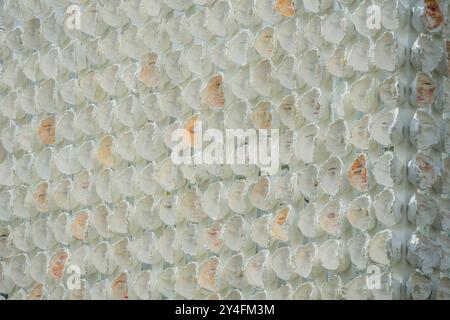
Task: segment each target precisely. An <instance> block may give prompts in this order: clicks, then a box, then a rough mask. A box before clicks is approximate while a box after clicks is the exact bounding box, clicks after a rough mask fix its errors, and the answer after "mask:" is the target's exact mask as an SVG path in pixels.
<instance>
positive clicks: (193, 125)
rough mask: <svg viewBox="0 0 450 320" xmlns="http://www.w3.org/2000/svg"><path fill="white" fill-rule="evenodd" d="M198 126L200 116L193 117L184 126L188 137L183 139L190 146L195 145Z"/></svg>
mask: <svg viewBox="0 0 450 320" xmlns="http://www.w3.org/2000/svg"><path fill="white" fill-rule="evenodd" d="M197 124H198V114H197V115H195V116H193V117H191V118H190V119H189V120H188V121H187V122H186V124H185V126H184V129H185V130H186V131H187V136H186V137H184V138H183V141H184V142H185V143H186V144H187V145H188V146H193V145H194V137H195V132H196V130H197Z"/></svg>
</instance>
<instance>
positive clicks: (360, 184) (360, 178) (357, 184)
mask: <svg viewBox="0 0 450 320" xmlns="http://www.w3.org/2000/svg"><path fill="white" fill-rule="evenodd" d="M366 163H367V157H366V155H364V154H362V153H361V154H360V155H359V156H358V157H357V158H356V160H355V161H354V162H353V164H352V166H351V168H350V171H349V173H348V180H349V181H350V185H351V186H352V187H353V188H355V189H356V190H358V191H359V192H366V191H367V189H368V177H367V167H366Z"/></svg>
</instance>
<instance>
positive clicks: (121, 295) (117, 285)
mask: <svg viewBox="0 0 450 320" xmlns="http://www.w3.org/2000/svg"><path fill="white" fill-rule="evenodd" d="M127 278H128V277H127V274H126V273H125V272H122V273H121V274H120V275H119V276H118V277H117V278H116V279H114V281H113V283H112V284H111V290H112V294H113V296H114V297H115V298H118V299H128V283H127Z"/></svg>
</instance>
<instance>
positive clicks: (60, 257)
mask: <svg viewBox="0 0 450 320" xmlns="http://www.w3.org/2000/svg"><path fill="white" fill-rule="evenodd" d="M68 258H69V254H68V253H67V251H64V250H61V251H58V252H57V253H55V255H54V256H53V257H52V259H51V260H50V264H49V265H50V276H51V277H52V278H53V279H55V280H56V281H61V279H62V277H63V273H64V268H65V266H66V262H67V259H68Z"/></svg>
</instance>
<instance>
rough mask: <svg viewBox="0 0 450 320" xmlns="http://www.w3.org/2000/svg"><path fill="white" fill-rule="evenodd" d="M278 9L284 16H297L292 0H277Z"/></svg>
mask: <svg viewBox="0 0 450 320" xmlns="http://www.w3.org/2000/svg"><path fill="white" fill-rule="evenodd" d="M276 9H277V11H278V12H279V13H280V14H281V15H282V16H284V17H293V16H295V6H294V1H292V0H277V4H276Z"/></svg>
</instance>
